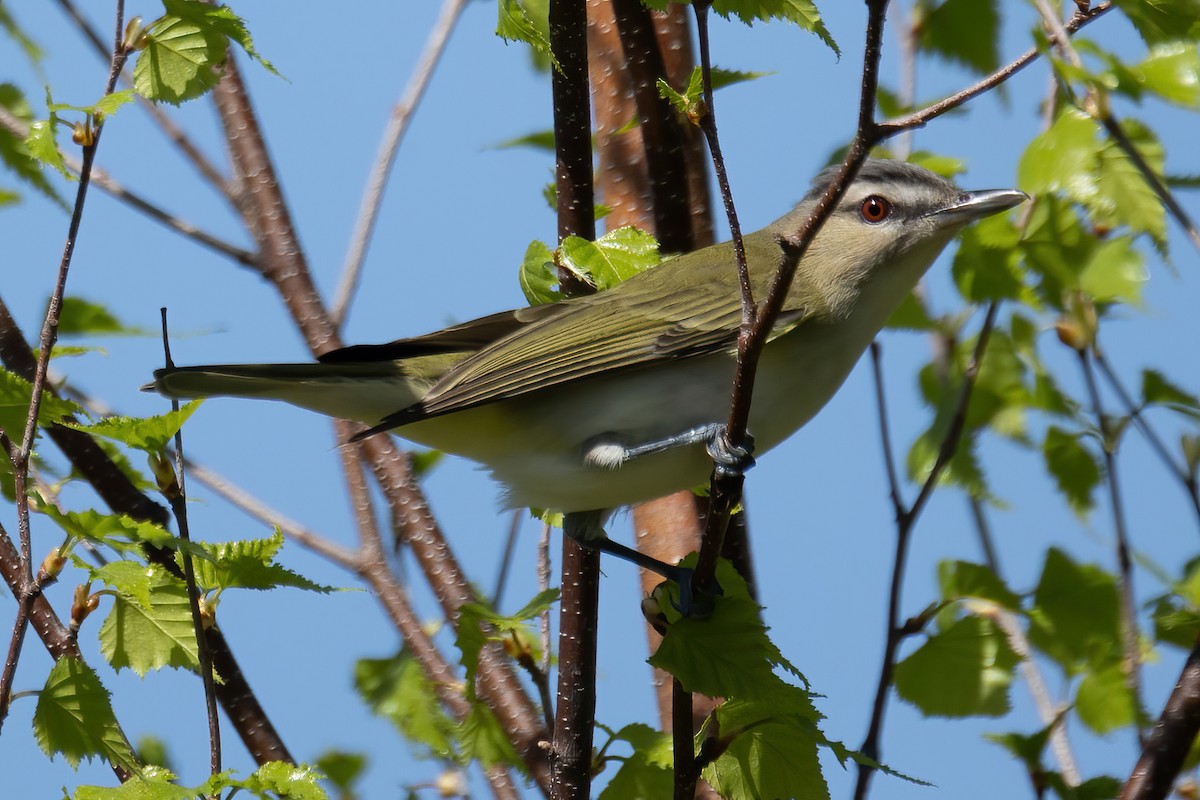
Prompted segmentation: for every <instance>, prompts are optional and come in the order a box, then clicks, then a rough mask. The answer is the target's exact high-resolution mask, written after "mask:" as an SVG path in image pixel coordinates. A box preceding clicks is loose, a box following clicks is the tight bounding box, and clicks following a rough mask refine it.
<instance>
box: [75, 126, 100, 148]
mask: <svg viewBox="0 0 1200 800" xmlns="http://www.w3.org/2000/svg"><path fill="white" fill-rule="evenodd" d="M71 141H72V142H74V143H75V144H77V145H79V146H80V147H91V146H92V145H93V144H95V143H96V135H95V131H94V130H92V126H91V125H89V124H88V123H86V122H76V123H75V124H74V125H72V126H71Z"/></svg>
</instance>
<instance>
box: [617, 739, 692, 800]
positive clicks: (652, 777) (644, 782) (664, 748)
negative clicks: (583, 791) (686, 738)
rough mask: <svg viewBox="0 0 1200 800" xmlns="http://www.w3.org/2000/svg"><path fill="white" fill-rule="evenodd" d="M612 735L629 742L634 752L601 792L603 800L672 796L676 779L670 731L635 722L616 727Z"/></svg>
mask: <svg viewBox="0 0 1200 800" xmlns="http://www.w3.org/2000/svg"><path fill="white" fill-rule="evenodd" d="M613 739H614V740H617V741H625V742H629V743H630V744H631V745H632V746H633V752H632V753H631V754H630V755H628V756H626V757H624V758H622V759H621V768H620V769H618V770H617V772H616V774H615V775H613V776H612V778H611V779H610V780H609V781H608V784H607V785H606V786H605V787H604V791H602V792H600V800H627V798H632V797H670V796H671V793H672V790H673V787H674V783H675V780H674V773H673V772H672V769H671V768H672V765H673V764H674V757H673V755H672V753H671V736H670V734H667V733H663V732H662V731H657V730H655V729H654V728H651V727H650V726H649V725H641V724H637V723H635V724H632V725H626V726H625V727H624V728H622V729H621V730H619V731H617V733H616V734H615V735H614V736H613Z"/></svg>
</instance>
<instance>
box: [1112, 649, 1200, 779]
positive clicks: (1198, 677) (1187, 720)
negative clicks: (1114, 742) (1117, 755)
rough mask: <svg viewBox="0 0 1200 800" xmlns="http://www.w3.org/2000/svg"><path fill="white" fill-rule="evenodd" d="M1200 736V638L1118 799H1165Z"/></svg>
mask: <svg viewBox="0 0 1200 800" xmlns="http://www.w3.org/2000/svg"><path fill="white" fill-rule="evenodd" d="M1197 733H1200V638H1198V639H1197V640H1196V644H1195V645H1194V646H1193V647H1192V652H1191V653H1189V654H1188V658H1187V661H1186V662H1185V663H1184V665H1183V671H1182V672H1181V673H1180V675H1179V681H1178V682H1177V683H1176V684H1175V689H1174V690H1173V691H1172V692H1171V696H1170V697H1168V698H1167V702H1166V705H1165V706H1164V707H1163V712H1162V715H1161V716H1160V717H1159V718H1158V722H1156V723H1155V724H1154V729H1153V730H1152V731H1151V732H1150V736H1149V737H1148V738H1147V739H1146V743H1145V745H1144V746H1143V748H1142V754H1141V756H1140V757H1139V758H1138V760H1137V764H1135V765H1134V767H1133V772H1132V773H1131V774H1130V776H1129V780H1128V781H1126V782H1125V785H1124V786H1123V787H1121V793H1120V794H1119V795H1117V797H1118V798H1119V800H1163V798H1165V797H1166V796H1167V795H1168V794H1170V792H1171V786H1172V784H1174V782H1175V778H1176V777H1178V775H1179V772H1180V770H1182V769H1183V763H1184V759H1185V758H1187V754H1188V752H1189V751H1190V750H1191V748H1192V744H1193V742H1195V741H1196V735H1197Z"/></svg>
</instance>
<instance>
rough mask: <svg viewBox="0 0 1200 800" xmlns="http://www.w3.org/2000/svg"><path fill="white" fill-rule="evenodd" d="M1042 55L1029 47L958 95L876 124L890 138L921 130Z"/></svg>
mask: <svg viewBox="0 0 1200 800" xmlns="http://www.w3.org/2000/svg"><path fill="white" fill-rule="evenodd" d="M1113 8H1114V6H1113V4H1112V3H1101V4H1100V5H1098V6H1095V7H1093V8H1091V9H1090V10H1088V11H1080V12H1078V13H1077V14H1075V16H1074V17H1072V18H1071V21H1070V22H1068V23H1067V24H1066V25H1064V26H1063V29H1064V30H1065V31H1066V32H1067V33H1068V34H1074V33H1076V32H1078V31H1079V30H1080V29H1081V28H1083V27H1084V26H1085V25H1087V24H1088V23H1090V22H1093V21H1094V20H1097V19H1099V18H1100V17H1101V16H1103V15H1104V14H1107V13H1108V12H1109V11H1112V10H1113ZM1041 54H1042V53H1041V51H1040V50H1038V49H1037V48H1036V47H1032V48H1030V49H1028V50H1026V51H1025V52H1024V53H1022V54H1021V55H1020V56H1018V57H1017V58H1015V59H1013V60H1012V61H1010V62H1009V63H1008V64H1005V65H1004V66H1003V67H1001V68H1000V69H998V70H996V71H995V72H993V73H992V74H991V75H988V76H987V77H985V78H982V79H980V80H979V81H977V82H976V83H974V84H972V85H971V86H968V87H967V88H966V89H963V90H962V91H960V92H955V93H954V94H952V95H950V96H949V97H947V98H944V99H942V100H939V101H938V102H936V103H931V104H930V105H928V106H926V107H925V108H922V109H921V110H919V111H914V112H913V113H911V114H906V115H904V116H903V117H898V118H897V119H891V120H887V121H885V122H881V123H879V127H880V129H881V130H882V131H883V135H885V136H890V135H893V134H894V133H899V132H900V131H904V130H908V129H910V128H920V127H922V126H923V125H925V124H926V123H928V122H929V121H930V120H933V119H935V118H937V117H940V116H941V115H943V114H945V113H946V112H947V111H952V110H954V109H956V108H958V107H959V106H961V105H963V104H964V103H966V102H967V101H968V100H972V99H974V98H976V97H978V96H979V95H981V94H983V93H984V92H987V91H989V90H991V89H994V88H996V87H997V86H999V85H1000V84H1002V83H1004V82H1005V81H1007V80H1008V79H1009V78H1011V77H1012V76H1013V75H1015V74H1017V73H1018V72H1020V71H1021V70H1022V69H1024V68H1025V67H1027V66H1029V65H1030V64H1031V63H1033V62H1034V61H1035V60H1037V58H1038V57H1039V56H1040V55H1041Z"/></svg>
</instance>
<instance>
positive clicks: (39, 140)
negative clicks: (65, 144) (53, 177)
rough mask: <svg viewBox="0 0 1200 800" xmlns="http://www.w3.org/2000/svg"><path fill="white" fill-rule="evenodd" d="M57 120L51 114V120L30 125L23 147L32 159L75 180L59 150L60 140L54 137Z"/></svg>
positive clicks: (41, 120) (40, 120)
mask: <svg viewBox="0 0 1200 800" xmlns="http://www.w3.org/2000/svg"><path fill="white" fill-rule="evenodd" d="M57 119H58V117H57V116H56V115H54V114H51V115H50V118H49V119H39V120H37V121H35V122H32V123H30V125H29V133H28V134H27V135H26V136H25V141H24V142H23V143H22V146H23V148H24V150H25V152H26V153H28V154H29V157H30V158H32V159H34V160H36V161H40V162H41V163H42V164H45V165H46V166H50V167H53V168H54V169H56V170H58V172H59V174H60V175H62V176H63V177H64V178H67V179H68V180H75V176H74V175H72V174H71V172H70V171H69V170H67V162H66V161H64V160H63V156H62V152H60V151H59V149H58V140H57V139H56V138H55V137H54V135H55V133H57V130H56V128H57V127H58V126H57V123H56V120H57Z"/></svg>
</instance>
